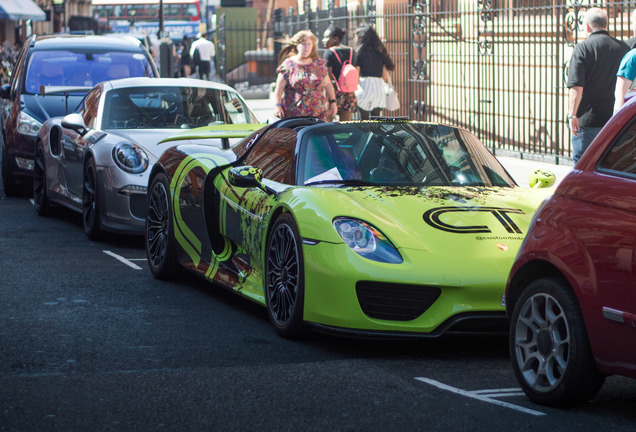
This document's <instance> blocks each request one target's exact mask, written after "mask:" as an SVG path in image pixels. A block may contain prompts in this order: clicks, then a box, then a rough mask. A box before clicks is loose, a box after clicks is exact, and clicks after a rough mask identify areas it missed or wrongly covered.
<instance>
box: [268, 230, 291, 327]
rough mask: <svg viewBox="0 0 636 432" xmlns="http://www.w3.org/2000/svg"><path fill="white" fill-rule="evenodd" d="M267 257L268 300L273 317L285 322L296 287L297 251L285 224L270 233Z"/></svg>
mask: <svg viewBox="0 0 636 432" xmlns="http://www.w3.org/2000/svg"><path fill="white" fill-rule="evenodd" d="M272 236H273V237H272V240H271V248H270V254H269V257H268V274H267V277H268V281H269V287H270V288H269V290H268V291H269V292H268V301H269V304H270V308H271V311H272V315H273V316H274V319H275V320H276V321H277V322H278V323H280V324H285V323H286V322H287V321H288V320H289V319H290V318H291V316H292V314H293V310H294V307H295V304H296V298H297V288H298V257H297V254H298V251H297V245H296V242H295V239H294V234H293V232H292V231H291V229H290V228H289V227H288V226H287V225H281V226H279V227H278V228H277V229H276V231H275V232H274V233H272Z"/></svg>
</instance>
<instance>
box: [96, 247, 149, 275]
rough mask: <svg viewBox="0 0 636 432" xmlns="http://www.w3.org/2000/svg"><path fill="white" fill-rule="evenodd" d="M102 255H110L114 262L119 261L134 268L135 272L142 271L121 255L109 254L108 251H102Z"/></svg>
mask: <svg viewBox="0 0 636 432" xmlns="http://www.w3.org/2000/svg"><path fill="white" fill-rule="evenodd" d="M104 253H105V254H106V255H110V256H112V257H113V258H115V259H116V260H118V261H120V262H123V263H124V264H126V265H127V266H129V267H132V268H134V269H135V270H143V269H142V268H141V267H139V266H138V265H137V264H135V263H134V262H132V261H131V260H129V259H126V258H124V257H123V256H121V255H117V254H116V253H114V252H111V251H109V250H105V251H104Z"/></svg>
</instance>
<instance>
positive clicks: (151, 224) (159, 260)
mask: <svg viewBox="0 0 636 432" xmlns="http://www.w3.org/2000/svg"><path fill="white" fill-rule="evenodd" d="M169 191H170V182H169V181H168V177H167V176H166V175H165V174H164V173H159V174H157V175H156V176H155V178H153V179H152V183H151V184H150V189H149V190H148V202H147V205H146V229H145V244H146V256H147V257H148V265H149V266H150V271H151V272H152V274H153V275H154V276H155V278H157V279H161V280H170V279H173V278H174V277H175V275H176V269H177V253H176V245H175V239H174V226H173V221H172V206H171V205H170V192H169Z"/></svg>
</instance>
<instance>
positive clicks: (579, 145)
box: [572, 127, 603, 163]
mask: <svg viewBox="0 0 636 432" xmlns="http://www.w3.org/2000/svg"><path fill="white" fill-rule="evenodd" d="M601 129H603V128H600V127H582V128H580V130H579V136H574V135H572V157H573V159H574V163H576V162H578V160H579V159H581V156H583V152H585V150H587V148H588V147H589V146H590V144H591V143H592V141H593V140H594V138H596V135H598V133H599V132H600V131H601Z"/></svg>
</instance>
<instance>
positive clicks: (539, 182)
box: [528, 168, 556, 188]
mask: <svg viewBox="0 0 636 432" xmlns="http://www.w3.org/2000/svg"><path fill="white" fill-rule="evenodd" d="M555 181H556V176H555V175H554V173H553V172H552V171H548V170H543V169H541V168H537V169H535V170H533V171H530V176H529V177H528V183H529V185H530V187H531V188H548V187H550V186H552V185H553V184H554V182H555Z"/></svg>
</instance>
